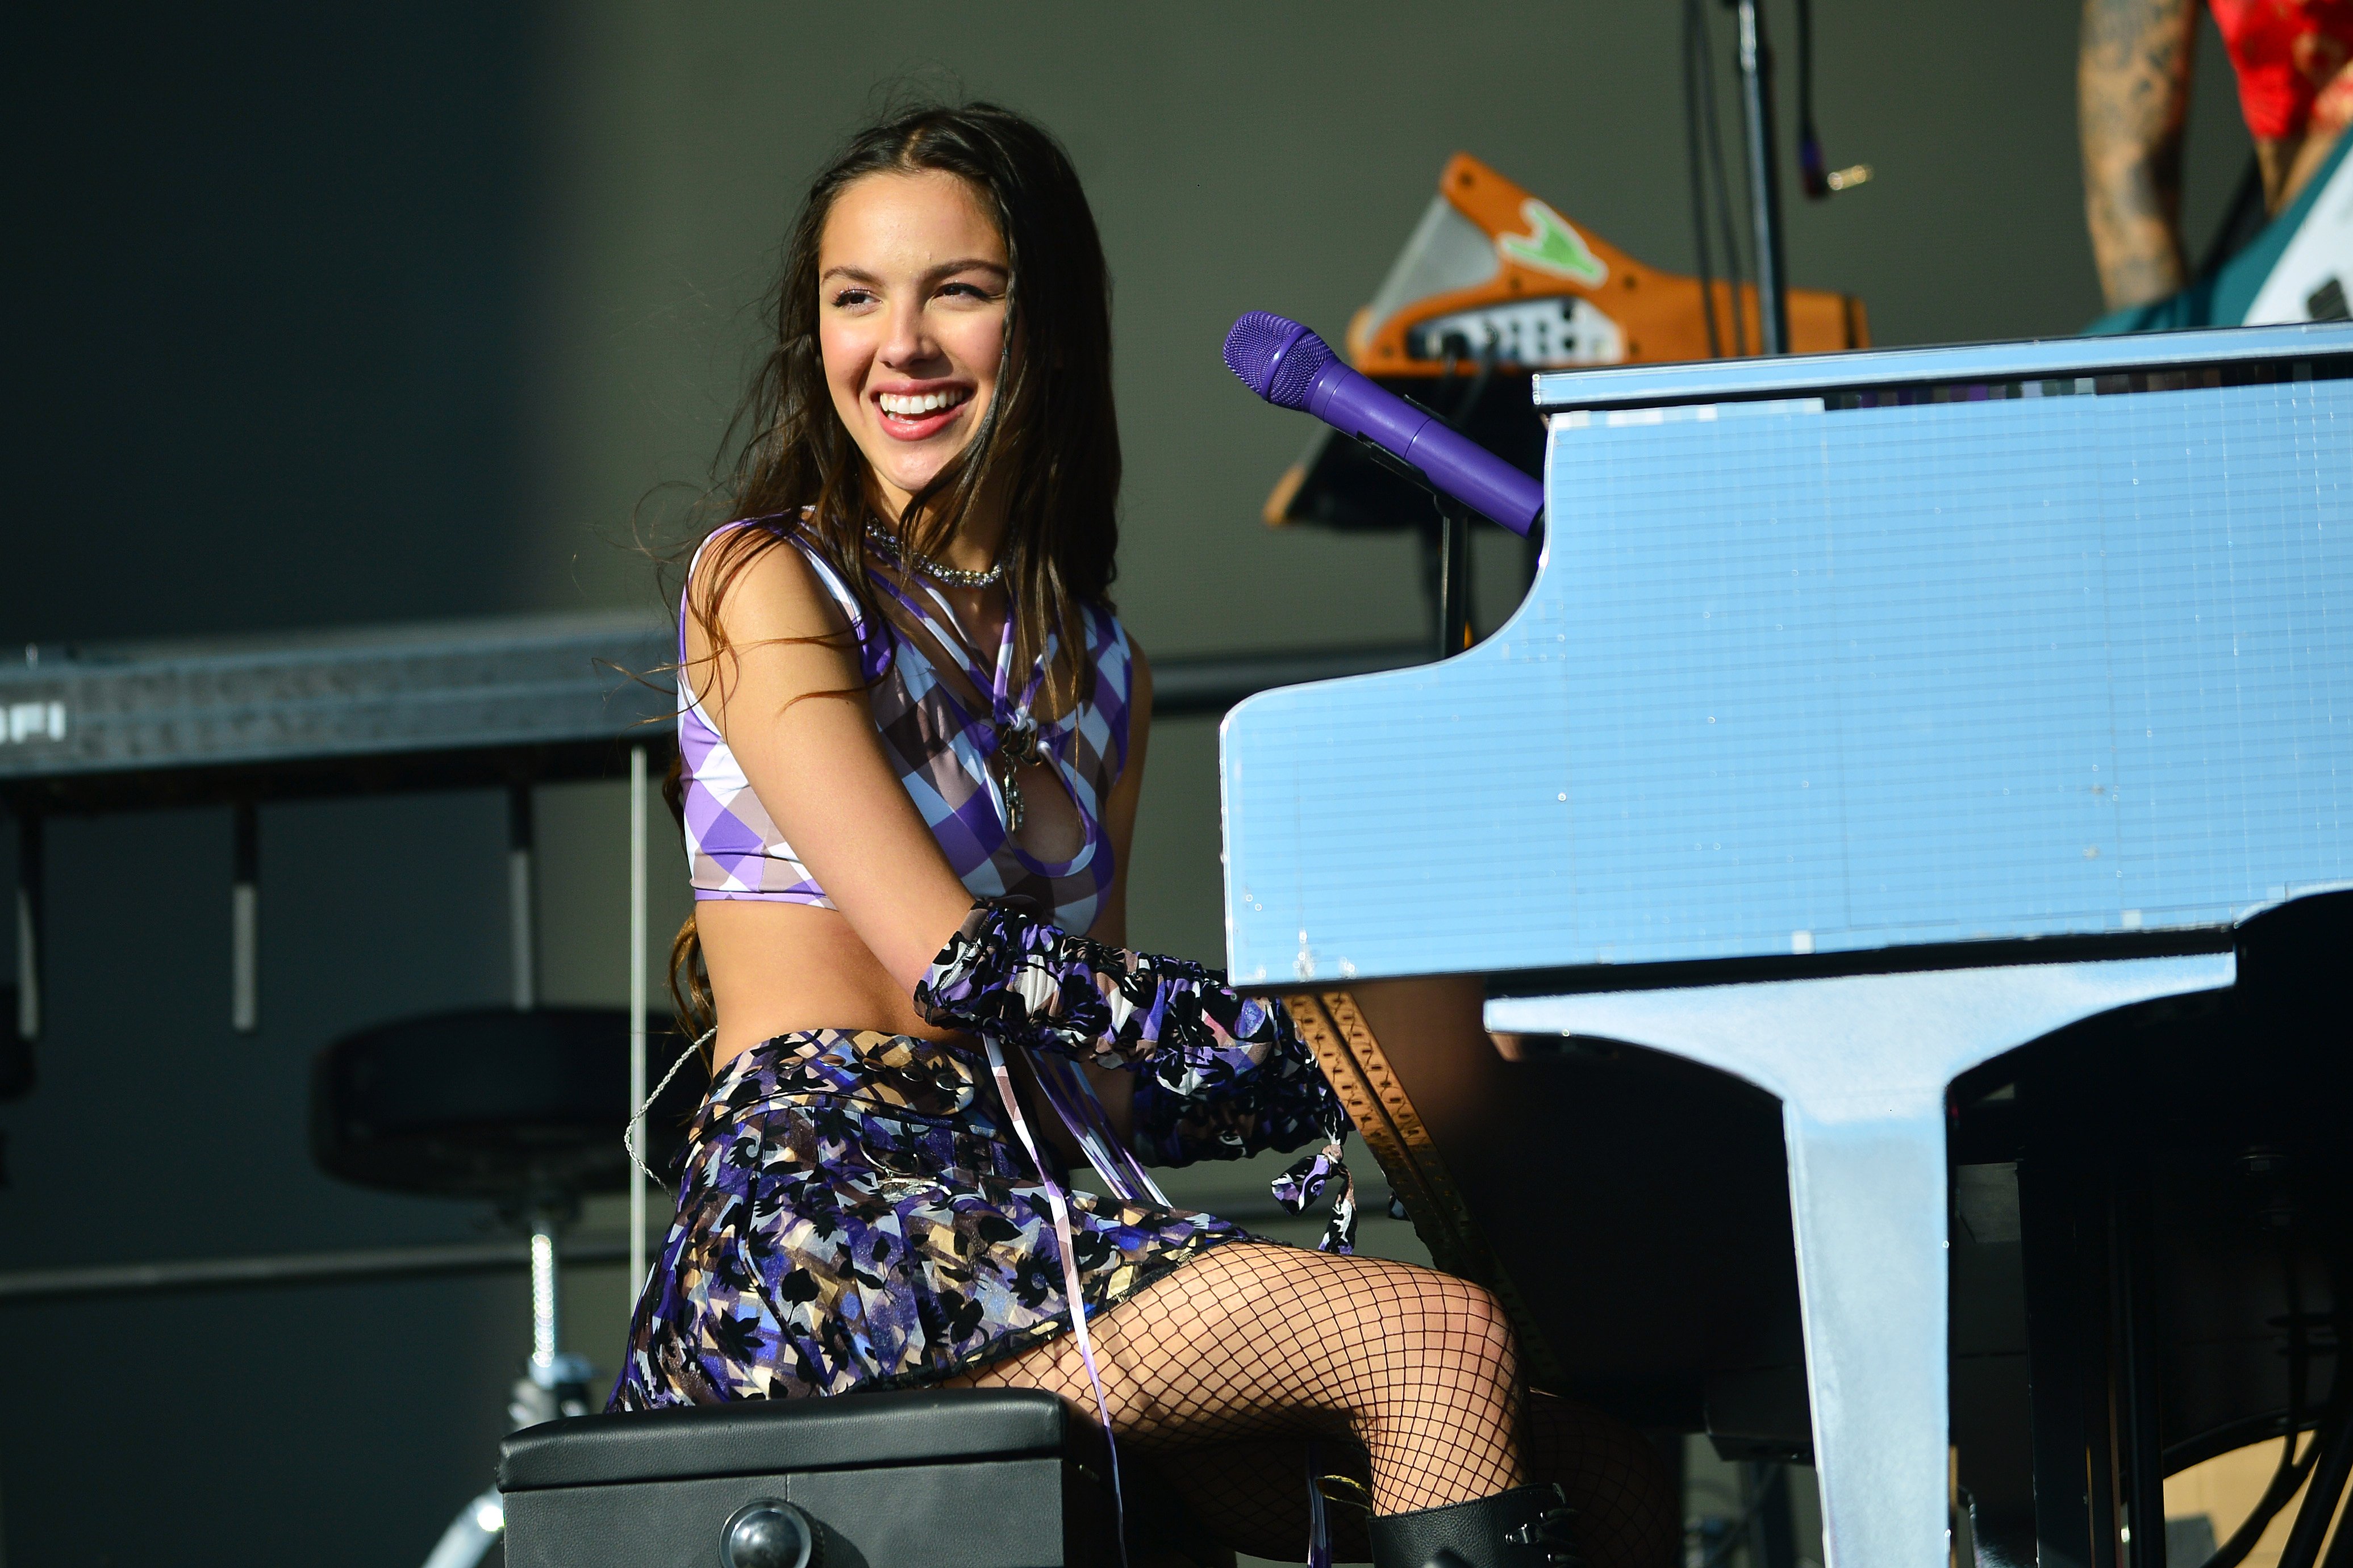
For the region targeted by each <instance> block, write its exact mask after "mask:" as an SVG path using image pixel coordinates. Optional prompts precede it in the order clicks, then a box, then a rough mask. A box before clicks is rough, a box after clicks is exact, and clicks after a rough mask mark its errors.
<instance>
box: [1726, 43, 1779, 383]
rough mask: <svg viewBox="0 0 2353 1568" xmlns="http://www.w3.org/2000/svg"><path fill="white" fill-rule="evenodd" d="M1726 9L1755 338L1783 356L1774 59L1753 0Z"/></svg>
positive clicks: (1765, 348) (1765, 346)
mask: <svg viewBox="0 0 2353 1568" xmlns="http://www.w3.org/2000/svg"><path fill="white" fill-rule="evenodd" d="M1730 4H1731V5H1733V7H1734V8H1735V9H1736V11H1738V12H1739V15H1740V107H1741V110H1742V114H1743V118H1744V119H1745V121H1746V130H1747V132H1748V135H1747V138H1746V140H1747V142H1748V205H1749V216H1750V218H1751V220H1752V221H1753V222H1754V223H1755V225H1756V227H1757V316H1758V319H1759V323H1758V324H1759V326H1760V328H1761V331H1760V332H1759V336H1760V337H1761V338H1762V340H1763V346H1764V352H1765V353H1768V354H1783V353H1788V352H1789V299H1788V293H1787V292H1786V291H1785V290H1784V289H1783V286H1782V282H1781V279H1782V276H1783V273H1784V264H1783V259H1782V256H1781V187H1780V185H1779V184H1778V181H1777V180H1776V178H1775V175H1774V169H1775V166H1776V161H1775V159H1774V157H1773V55H1772V51H1771V49H1770V48H1769V47H1767V44H1766V42H1765V18H1764V17H1763V16H1761V15H1760V14H1759V13H1758V10H1757V0H1730ZM1734 308H1735V309H1738V306H1737V303H1736V304H1735V307H1734Z"/></svg>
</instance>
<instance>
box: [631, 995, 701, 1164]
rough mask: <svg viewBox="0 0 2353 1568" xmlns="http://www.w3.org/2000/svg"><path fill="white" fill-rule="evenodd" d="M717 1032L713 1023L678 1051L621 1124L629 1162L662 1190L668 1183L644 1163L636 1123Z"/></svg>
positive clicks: (642, 1118) (644, 1116) (644, 1117)
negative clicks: (633, 1110)
mask: <svg viewBox="0 0 2353 1568" xmlns="http://www.w3.org/2000/svg"><path fill="white" fill-rule="evenodd" d="M718 1033H719V1026H718V1025H716V1024H713V1025H712V1026H711V1027H709V1028H707V1029H705V1030H703V1031H702V1038H700V1039H698V1040H696V1041H695V1042H694V1044H692V1045H691V1046H689V1047H686V1049H684V1050H682V1051H681V1052H679V1054H678V1060H676V1061H674V1062H672V1063H670V1071H668V1072H666V1073H664V1074H662V1079H661V1082H659V1083H658V1084H656V1085H654V1091H653V1092H652V1093H651V1094H649V1095H648V1096H646V1102H645V1103H644V1104H643V1105H640V1106H638V1110H637V1114H636V1115H634V1116H632V1117H630V1118H629V1120H628V1121H626V1122H624V1123H623V1124H622V1126H621V1147H622V1148H624V1149H627V1150H628V1152H629V1163H630V1164H632V1165H635V1166H636V1167H637V1168H638V1174H639V1175H641V1176H643V1177H644V1178H645V1179H646V1180H647V1181H649V1182H651V1183H652V1184H654V1185H656V1186H658V1187H659V1188H660V1189H661V1190H662V1191H663V1192H669V1191H670V1184H669V1183H668V1182H665V1181H663V1180H662V1179H661V1178H660V1177H659V1176H657V1175H655V1174H654V1173H653V1172H652V1170H651V1169H649V1167H648V1166H647V1164H646V1160H645V1156H644V1155H643V1154H641V1153H639V1152H638V1122H640V1121H644V1120H645V1119H646V1112H647V1111H649V1110H652V1109H653V1108H654V1101H655V1100H659V1099H660V1098H661V1096H662V1090H664V1089H668V1088H669V1087H670V1079H674V1078H676V1077H677V1076H678V1069H679V1068H682V1067H684V1066H685V1065H686V1058H689V1057H691V1056H692V1055H694V1054H695V1053H696V1052H697V1051H700V1050H701V1049H702V1047H705V1046H707V1045H709V1044H710V1043H711V1040H712V1036H714V1035H716V1034H718Z"/></svg>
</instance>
